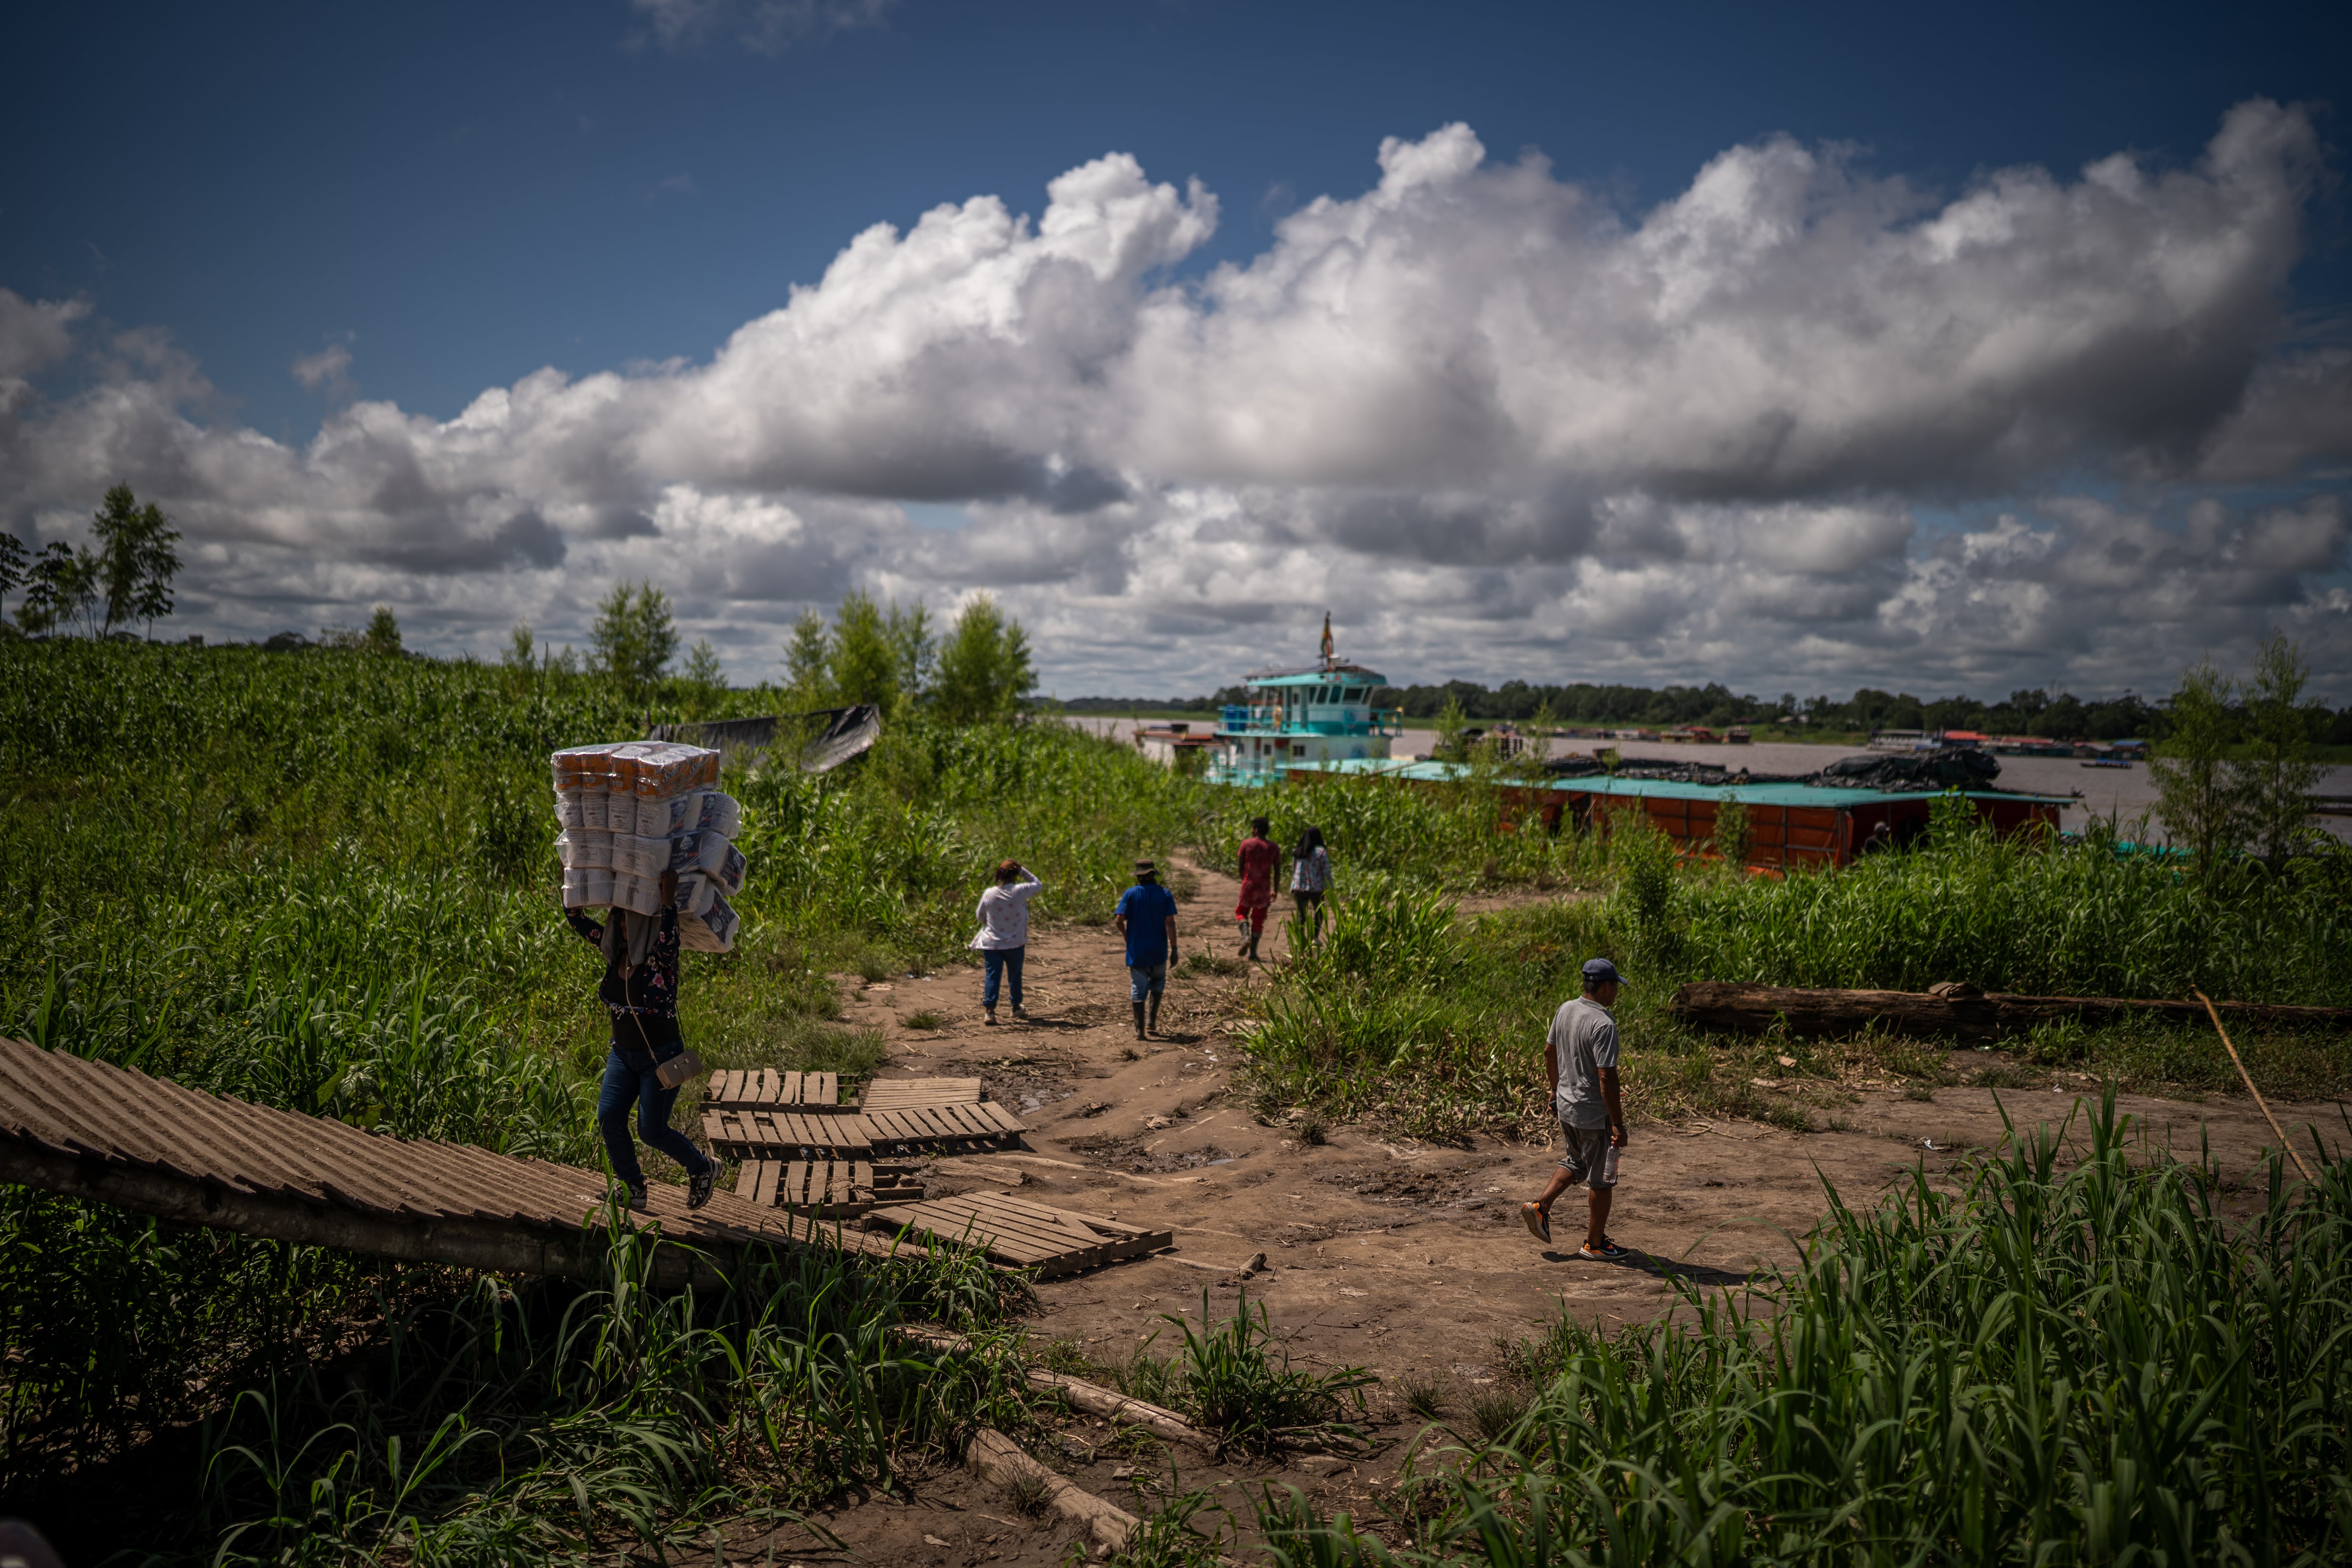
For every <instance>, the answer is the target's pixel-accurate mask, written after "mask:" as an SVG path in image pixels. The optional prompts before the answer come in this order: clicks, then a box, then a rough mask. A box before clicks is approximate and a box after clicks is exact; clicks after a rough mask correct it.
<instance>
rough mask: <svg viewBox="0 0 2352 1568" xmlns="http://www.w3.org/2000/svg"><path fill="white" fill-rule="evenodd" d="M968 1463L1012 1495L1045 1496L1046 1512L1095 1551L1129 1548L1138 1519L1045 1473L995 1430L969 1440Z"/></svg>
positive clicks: (986, 1428) (983, 1430)
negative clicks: (1021, 1488) (1017, 1490)
mask: <svg viewBox="0 0 2352 1568" xmlns="http://www.w3.org/2000/svg"><path fill="white" fill-rule="evenodd" d="M964 1463H965V1465H966V1466H968V1467H970V1468H971V1469H972V1470H974V1471H976V1472H978V1473H979V1475H980V1477H981V1479H983V1480H989V1481H994V1482H995V1483H996V1484H997V1485H998V1486H1001V1487H1005V1488H1008V1489H1010V1488H1011V1487H1013V1486H1014V1485H1015V1484H1016V1483H1024V1482H1025V1483H1026V1484H1027V1485H1029V1486H1032V1487H1035V1488H1037V1489H1039V1490H1041V1491H1042V1492H1043V1493H1044V1495H1045V1503H1046V1506H1048V1507H1050V1508H1051V1509H1052V1510H1054V1511H1055V1513H1058V1514H1060V1515H1061V1516H1062V1517H1063V1518H1064V1519H1066V1520H1068V1521H1070V1522H1071V1523H1073V1524H1075V1525H1077V1526H1078V1527H1079V1528H1080V1529H1082V1530H1084V1531H1086V1532H1087V1535H1088V1536H1089V1537H1090V1538H1092V1540H1093V1541H1094V1542H1095V1544H1096V1545H1097V1546H1100V1547H1103V1548H1106V1549H1107V1550H1108V1551H1110V1552H1117V1551H1118V1550H1120V1549H1121V1548H1123V1547H1125V1546H1126V1545H1127V1542H1128V1537H1129V1536H1130V1535H1132V1534H1133V1533H1134V1532H1135V1527H1136V1524H1137V1523H1138V1521H1137V1519H1136V1517H1135V1515H1133V1514H1131V1513H1129V1512H1128V1511H1127V1510H1125V1509H1123V1508H1120V1507H1118V1506H1117V1505H1116V1504H1113V1503H1108V1502H1105V1501H1104V1500H1102V1499H1100V1498H1098V1497H1097V1496H1095V1494H1094V1493H1092V1492H1090V1491H1087V1490H1086V1489H1084V1488H1082V1487H1080V1486H1078V1485H1077V1484H1076V1483H1075V1482H1073V1481H1071V1480H1070V1479H1068V1478H1067V1477H1066V1476H1059V1475H1056V1474H1055V1473H1054V1472H1053V1471H1052V1470H1049V1469H1047V1468H1045V1466H1043V1465H1041V1464H1039V1463H1038V1462H1037V1461H1036V1460H1034V1459H1033V1458H1030V1457H1029V1456H1028V1455H1026V1454H1024V1453H1023V1452H1022V1451H1021V1445H1020V1444H1018V1443H1015V1442H1014V1441H1013V1439H1012V1438H1010V1437H1008V1436H1005V1435H1004V1434H1003V1433H1002V1432H999V1431H998V1430H996V1428H995V1427H993V1426H983V1427H982V1428H981V1429H980V1430H979V1431H977V1432H974V1433H973V1434H972V1435H971V1446H970V1447H967V1448H966V1449H965V1450H964Z"/></svg>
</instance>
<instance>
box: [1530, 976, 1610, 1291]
mask: <svg viewBox="0 0 2352 1568" xmlns="http://www.w3.org/2000/svg"><path fill="white" fill-rule="evenodd" d="M1621 980H1622V976H1621V975H1619V974H1618V973H1617V966H1616V965H1615V964H1613V963H1610V962H1609V961H1608V960H1607V959H1605V958H1595V959H1591V960H1589V961H1588V962H1587V963H1585V965H1584V994H1583V995H1581V996H1579V997H1577V998H1576V999H1575V1000H1573V1001H1570V1002H1565V1003H1562V1004H1561V1005H1560V1009H1559V1012H1558V1013H1556V1014H1554V1015H1553V1016H1552V1020H1551V1033H1550V1034H1549V1035H1548V1036H1546V1037H1544V1076H1545V1077H1546V1078H1548V1079H1549V1080H1550V1082H1551V1099H1552V1110H1553V1112H1554V1114H1556V1115H1557V1116H1558V1117H1559V1131H1560V1137H1561V1139H1562V1141H1563V1142H1565V1144H1566V1149H1565V1152H1562V1153H1561V1155H1560V1157H1559V1169H1558V1170H1556V1171H1554V1172H1553V1173H1551V1184H1550V1185H1549V1186H1548V1187H1546V1188H1545V1189H1544V1194H1543V1196H1541V1197H1539V1198H1538V1199H1536V1200H1535V1202H1533V1203H1530V1204H1522V1205H1519V1217H1520V1218H1522V1219H1524V1220H1526V1221H1527V1223H1528V1230H1530V1231H1531V1232H1533V1233H1534V1234H1535V1237H1536V1239H1537V1240H1538V1241H1549V1240H1550V1239H1551V1205H1553V1204H1554V1203H1556V1202H1557V1201H1559V1195H1560V1194H1562V1193H1564V1192H1566V1191H1568V1189H1569V1188H1570V1187H1572V1186H1578V1185H1581V1186H1583V1187H1584V1188H1585V1189H1586V1191H1587V1193H1588V1194H1590V1201H1591V1217H1590V1219H1589V1220H1588V1222H1587V1224H1586V1226H1585V1232H1584V1245H1583V1246H1582V1247H1580V1248H1579V1249H1578V1254H1577V1255H1578V1256H1579V1257H1580V1258H1593V1259H1596V1260H1598V1261H1601V1262H1603V1263H1615V1262H1618V1261H1620V1260H1621V1259H1622V1258H1626V1257H1629V1256H1630V1254H1629V1253H1628V1252H1627V1251H1626V1249H1625V1248H1623V1247H1620V1246H1618V1245H1617V1244H1616V1243H1615V1242H1613V1241H1612V1240H1610V1239H1609V1228H1608V1227H1609V1205H1610V1202H1611V1200H1612V1197H1613V1196H1614V1195H1615V1193H1616V1190H1617V1157H1616V1151H1618V1150H1620V1149H1622V1148H1623V1147H1624V1146H1625V1110H1624V1107H1623V1106H1622V1104H1621V1103H1620V1101H1619V1100H1618V1097H1617V1020H1616V1019H1615V1018H1613V1017H1612V1016H1610V1013H1609V1009H1610V1008H1611V1007H1612V1006H1614V1005H1616V1003H1617V986H1618V984H1619V983H1620V981H1621Z"/></svg>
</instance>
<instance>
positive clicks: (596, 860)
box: [555, 827, 613, 871]
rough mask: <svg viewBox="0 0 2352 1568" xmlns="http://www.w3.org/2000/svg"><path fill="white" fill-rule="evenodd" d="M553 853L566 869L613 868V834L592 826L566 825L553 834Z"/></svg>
mask: <svg viewBox="0 0 2352 1568" xmlns="http://www.w3.org/2000/svg"><path fill="white" fill-rule="evenodd" d="M555 854H556V858H558V859H560V860H562V862H563V868H564V869H565V870H567V871H572V870H600V871H609V870H611V869H612V868H613V836H612V835H611V834H609V833H599V832H597V831H596V830H595V829H594V828H593V827H579V828H572V827H567V828H565V829H564V830H563V831H562V833H559V834H557V835H556V836H555Z"/></svg>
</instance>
